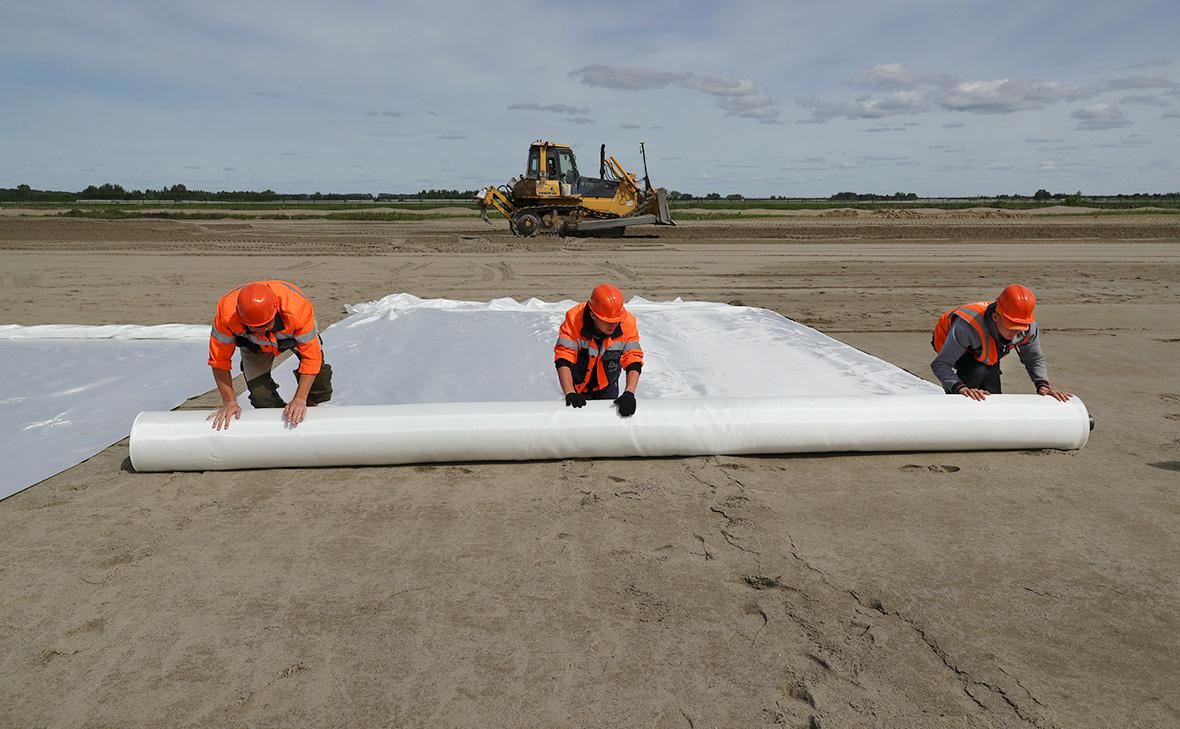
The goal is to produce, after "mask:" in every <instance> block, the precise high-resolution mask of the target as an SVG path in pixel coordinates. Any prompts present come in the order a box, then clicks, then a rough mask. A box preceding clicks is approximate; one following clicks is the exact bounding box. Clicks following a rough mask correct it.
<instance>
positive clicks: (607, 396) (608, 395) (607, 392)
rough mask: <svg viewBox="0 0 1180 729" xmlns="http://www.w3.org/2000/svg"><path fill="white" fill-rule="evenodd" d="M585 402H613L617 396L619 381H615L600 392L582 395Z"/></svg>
mask: <svg viewBox="0 0 1180 729" xmlns="http://www.w3.org/2000/svg"><path fill="white" fill-rule="evenodd" d="M582 394H583V395H585V396H586V399H587V400H614V399H615V398H616V397H618V396H619V381H618V380H615V381H614V382H612V383H610V384H609V385H607V386H606V387H604V388H603V389H601V390H596V391H594V392H584V393H582Z"/></svg>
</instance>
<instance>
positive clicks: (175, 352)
mask: <svg viewBox="0 0 1180 729" xmlns="http://www.w3.org/2000/svg"><path fill="white" fill-rule="evenodd" d="M208 343H209V327H208V326H189V325H180V324H169V325H162V326H134V325H112V326H70V325H44V326H31V327H21V326H15V325H4V326H0V371H2V372H3V373H4V384H3V387H2V388H0V463H2V464H3V467H2V468H0V499H2V498H6V497H8V496H11V495H12V494H14V493H16V492H18V491H21V490H23V489H25V488H27V487H29V486H32V485H33V484H35V483H37V482H38V481H41V480H43V479H46V478H48V477H50V476H52V475H54V474H56V473H60V472H61V471H63V470H65V469H67V468H69V467H70V466H73V465H75V464H77V463H80V462H82V461H84V460H86V459H87V458H90V457H91V456H93V455H95V454H96V453H98V452H99V451H101V450H102V449H104V448H106V447H107V446H109V445H111V444H112V443H116V442H118V441H119V440H120V439H121V438H124V437H126V436H127V433H128V432H129V430H130V427H131V422H132V420H133V419H134V418H135V415H136V413H138V412H140V411H141V410H167V409H170V408H173V407H175V406H177V405H179V404H181V403H182V402H184V401H185V400H186V399H188V398H189V397H192V396H194V395H198V394H200V393H202V392H205V391H206V390H208V389H209V388H210V387H211V386H212V378H211V376H210V374H209V365H208V364H207V363H206V360H207V358H208V348H209V344H208Z"/></svg>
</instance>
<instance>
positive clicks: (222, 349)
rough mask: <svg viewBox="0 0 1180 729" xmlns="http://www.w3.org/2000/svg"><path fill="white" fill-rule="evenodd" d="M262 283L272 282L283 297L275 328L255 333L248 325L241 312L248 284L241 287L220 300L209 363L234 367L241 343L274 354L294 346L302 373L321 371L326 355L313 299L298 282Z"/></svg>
mask: <svg viewBox="0 0 1180 729" xmlns="http://www.w3.org/2000/svg"><path fill="white" fill-rule="evenodd" d="M261 283H264V284H266V285H267V286H269V287H270V290H271V291H272V292H274V295H275V297H276V298H277V299H278V300H279V310H278V313H277V314H276V315H275V320H274V324H273V325H272V327H273V328H272V330H271V331H269V332H265V333H253V332H251V331H250V330H248V329H247V328H246V325H245V324H243V323H242V319H241V317H239V316H238V292H239V291H241V290H242V288H243V286H245V284H243V285H242V286H239V287H237V288H236V289H234V290H232V291H230V292H229V293H227V294H226V295H225V296H222V297H221V299H220V300H219V301H218V302H217V310H216V312H215V313H214V316H213V329H212V330H211V331H210V333H209V366H210V367H212V368H214V369H218V370H228V369H230V368H231V367H232V365H233V356H234V350H235V349H236V348H237V347H239V346H240V347H245V348H246V349H249V350H250V351H252V352H266V353H268V354H274V355H277V354H279V353H281V352H286V351H288V350H291V349H294V350H295V353H296V354H297V355H298V356H299V373H300V374H303V375H316V374H319V371H320V367H321V366H322V365H323V362H324V355H323V350H321V348H320V333H319V330H318V329H317V328H316V323H315V309H314V308H313V307H312V305H311V301H309V300H308V298H307V297H306V296H305V295H304V294H303V291H302V290H301V289H300V288H299V287H298V286H296V285H295V284H292V283H287V282H286V281H262V282H261Z"/></svg>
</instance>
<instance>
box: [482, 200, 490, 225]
mask: <svg viewBox="0 0 1180 729" xmlns="http://www.w3.org/2000/svg"><path fill="white" fill-rule="evenodd" d="M479 219H480V220H482V221H483V222H485V223H487V224H488V225H491V224H492V221H490V220H488V206H487V205H480V206H479Z"/></svg>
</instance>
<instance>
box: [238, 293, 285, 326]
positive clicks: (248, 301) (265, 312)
mask: <svg viewBox="0 0 1180 729" xmlns="http://www.w3.org/2000/svg"><path fill="white" fill-rule="evenodd" d="M278 311H279V299H278V297H277V296H275V292H273V291H271V290H270V287H269V286H267V285H266V284H264V283H261V282H255V283H252V284H246V285H245V286H243V287H242V288H241V289H240V290H239V291H238V316H240V317H241V318H242V323H243V324H245V325H246V326H248V327H264V326H266V325H267V324H270V323H271V322H272V321H274V318H275V314H276V313H278Z"/></svg>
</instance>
